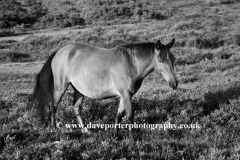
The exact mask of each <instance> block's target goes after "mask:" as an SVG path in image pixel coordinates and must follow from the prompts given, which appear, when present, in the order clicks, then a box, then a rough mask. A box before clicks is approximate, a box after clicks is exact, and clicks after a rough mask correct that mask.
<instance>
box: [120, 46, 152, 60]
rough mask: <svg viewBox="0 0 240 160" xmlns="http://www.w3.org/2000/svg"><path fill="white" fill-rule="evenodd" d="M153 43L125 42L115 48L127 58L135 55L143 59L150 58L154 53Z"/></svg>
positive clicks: (130, 58)
mask: <svg viewBox="0 0 240 160" xmlns="http://www.w3.org/2000/svg"><path fill="white" fill-rule="evenodd" d="M154 49H155V43H152V42H147V43H135V44H126V45H122V46H120V47H118V48H117V50H116V53H119V52H120V53H122V54H123V55H124V56H125V57H126V58H127V59H128V60H130V61H131V60H132V58H133V57H137V58H139V59H143V60H152V57H153V55H154Z"/></svg>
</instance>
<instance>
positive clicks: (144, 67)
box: [134, 58, 154, 79]
mask: <svg viewBox="0 0 240 160" xmlns="http://www.w3.org/2000/svg"><path fill="white" fill-rule="evenodd" d="M134 65H135V68H136V71H137V74H136V77H138V78H139V79H143V78H145V77H146V76H147V75H148V74H150V73H151V72H152V71H153V70H154V68H153V63H152V60H149V59H142V58H134Z"/></svg>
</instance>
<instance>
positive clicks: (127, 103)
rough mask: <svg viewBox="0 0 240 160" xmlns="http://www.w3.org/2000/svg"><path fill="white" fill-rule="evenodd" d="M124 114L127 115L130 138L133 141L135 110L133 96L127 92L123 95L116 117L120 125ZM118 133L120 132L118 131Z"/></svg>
mask: <svg viewBox="0 0 240 160" xmlns="http://www.w3.org/2000/svg"><path fill="white" fill-rule="evenodd" d="M123 113H125V115H126V118H127V124H128V136H129V138H130V139H133V134H132V126H133V109H132V95H131V94H130V93H129V92H128V91H125V92H123V93H122V94H121V100H120V106H119V109H118V114H117V117H116V123H117V124H118V123H120V120H121V119H122V116H123ZM117 131H118V130H117Z"/></svg>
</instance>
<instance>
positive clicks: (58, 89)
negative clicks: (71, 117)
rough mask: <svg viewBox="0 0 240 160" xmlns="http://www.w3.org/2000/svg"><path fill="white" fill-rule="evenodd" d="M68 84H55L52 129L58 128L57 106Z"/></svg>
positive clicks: (51, 115)
mask: <svg viewBox="0 0 240 160" xmlns="http://www.w3.org/2000/svg"><path fill="white" fill-rule="evenodd" d="M67 87H68V84H67V83H66V84H64V85H59V86H56V85H54V92H53V105H50V119H51V126H50V127H51V129H53V130H55V129H56V118H55V115H56V112H57V107H58V105H59V102H60V100H61V98H62V96H63V94H64V93H65V91H66V90H67Z"/></svg>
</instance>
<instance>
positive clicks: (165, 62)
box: [153, 38, 178, 89]
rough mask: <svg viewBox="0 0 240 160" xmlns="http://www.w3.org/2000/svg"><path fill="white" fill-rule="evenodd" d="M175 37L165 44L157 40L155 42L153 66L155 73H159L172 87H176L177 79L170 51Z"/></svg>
mask: <svg viewBox="0 0 240 160" xmlns="http://www.w3.org/2000/svg"><path fill="white" fill-rule="evenodd" d="M174 42H175V39H174V38H173V39H172V40H171V41H170V42H169V43H168V44H167V45H164V44H162V43H161V42H160V40H158V41H157V42H156V44H155V49H154V58H153V67H154V69H155V70H156V71H157V73H159V74H161V75H162V76H163V77H164V79H165V80H166V81H167V82H168V84H169V86H170V87H171V88H172V89H177V86H178V81H177V79H176V76H175V73H174V61H175V57H174V56H173V54H172V53H171V52H170V48H172V46H173V44H174Z"/></svg>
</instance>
